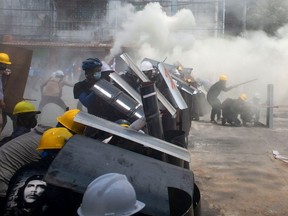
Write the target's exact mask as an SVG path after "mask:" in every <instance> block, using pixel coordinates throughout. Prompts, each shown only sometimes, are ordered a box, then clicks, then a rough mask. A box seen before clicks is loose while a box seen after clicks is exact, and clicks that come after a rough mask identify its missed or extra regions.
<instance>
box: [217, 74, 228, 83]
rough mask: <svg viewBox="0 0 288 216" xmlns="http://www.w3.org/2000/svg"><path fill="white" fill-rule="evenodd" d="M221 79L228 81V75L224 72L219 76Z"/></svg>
mask: <svg viewBox="0 0 288 216" xmlns="http://www.w3.org/2000/svg"><path fill="white" fill-rule="evenodd" d="M219 80H223V81H227V80H228V77H227V76H226V75H224V74H222V75H220V76H219Z"/></svg>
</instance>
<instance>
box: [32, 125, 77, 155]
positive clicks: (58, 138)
mask: <svg viewBox="0 0 288 216" xmlns="http://www.w3.org/2000/svg"><path fill="white" fill-rule="evenodd" d="M71 136H73V134H72V133H71V132H70V131H69V130H68V129H67V128H64V127H59V128H50V129H48V130H47V131H45V132H44V133H43V135H42V137H41V139H40V143H39V145H38V148H37V150H45V149H46V150H47V149H61V148H62V147H63V146H64V145H65V143H66V141H67V140H68V139H69V138H70V137H71Z"/></svg>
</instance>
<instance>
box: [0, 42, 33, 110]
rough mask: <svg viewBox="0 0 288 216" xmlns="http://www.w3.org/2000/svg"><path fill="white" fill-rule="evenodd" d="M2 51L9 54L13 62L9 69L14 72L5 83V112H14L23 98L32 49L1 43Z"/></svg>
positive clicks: (0, 49)
mask: <svg viewBox="0 0 288 216" xmlns="http://www.w3.org/2000/svg"><path fill="white" fill-rule="evenodd" d="M0 52H5V53H7V54H8V55H9V57H10V60H11V62H12V64H11V65H10V66H9V69H11V70H12V73H11V74H10V76H9V77H8V78H7V82H6V84H5V85H4V90H5V91H4V100H5V104H6V107H5V108H4V109H3V110H4V111H5V112H7V113H9V114H12V113H13V109H14V107H15V105H16V103H18V102H19V101H21V100H23V95H24V91H25V86H26V82H27V79H28V74H29V68H30V65H31V59H32V53H33V51H32V50H28V49H24V48H20V47H15V46H8V45H3V44H0Z"/></svg>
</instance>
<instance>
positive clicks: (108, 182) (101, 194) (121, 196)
mask: <svg viewBox="0 0 288 216" xmlns="http://www.w3.org/2000/svg"><path fill="white" fill-rule="evenodd" d="M144 206H145V204H144V203H142V202H140V201H138V200H136V193H135V190H134V188H133V186H132V185H131V184H130V182H129V181H128V179H127V178H126V176H125V175H122V174H118V173H108V174H105V175H102V176H100V177H98V178H96V179H95V180H94V181H92V182H91V183H90V184H89V185H88V187H87V189H86V191H85V193H84V196H83V199H82V204H81V206H80V207H79V208H78V211H77V213H78V215H80V216H105V215H109V216H129V215H132V214H135V213H136V212H139V211H140V210H141V209H142V208H144Z"/></svg>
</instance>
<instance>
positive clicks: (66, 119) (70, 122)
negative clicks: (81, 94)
mask: <svg viewBox="0 0 288 216" xmlns="http://www.w3.org/2000/svg"><path fill="white" fill-rule="evenodd" d="M79 112H80V110H79V109H72V110H68V111H66V112H65V113H63V115H61V116H59V117H58V118H57V121H58V122H60V123H61V124H62V125H63V126H64V127H66V128H68V129H69V130H71V131H73V132H74V133H77V134H83V133H84V129H85V125H83V124H81V123H78V122H75V121H74V117H75V116H76V115H77V114H78V113H79Z"/></svg>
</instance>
